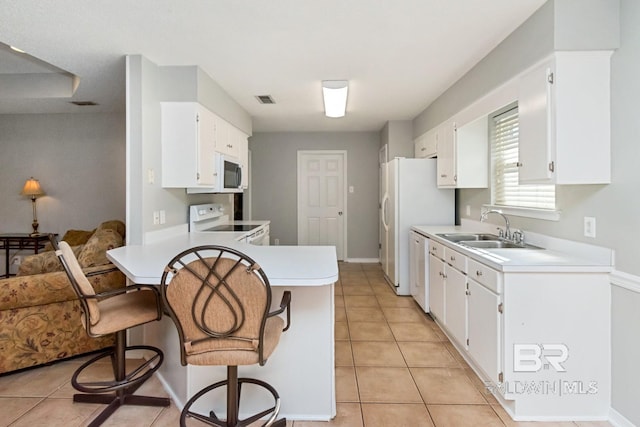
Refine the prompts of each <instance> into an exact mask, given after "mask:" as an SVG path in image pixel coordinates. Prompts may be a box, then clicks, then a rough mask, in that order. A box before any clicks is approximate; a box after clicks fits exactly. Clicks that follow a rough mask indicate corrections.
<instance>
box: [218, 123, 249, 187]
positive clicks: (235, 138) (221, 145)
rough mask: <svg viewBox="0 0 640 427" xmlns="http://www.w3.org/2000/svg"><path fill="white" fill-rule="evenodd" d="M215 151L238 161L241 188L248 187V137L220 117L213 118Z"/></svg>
mask: <svg viewBox="0 0 640 427" xmlns="http://www.w3.org/2000/svg"><path fill="white" fill-rule="evenodd" d="M215 117H216V119H215V147H216V151H217V152H218V153H220V154H224V155H226V156H231V157H234V158H236V159H238V160H239V162H240V165H241V166H242V188H248V187H249V136H248V135H247V134H246V133H244V132H242V131H241V130H240V129H238V128H237V127H235V126H233V125H232V124H231V123H229V122H227V121H226V120H224V119H223V118H221V117H218V116H215Z"/></svg>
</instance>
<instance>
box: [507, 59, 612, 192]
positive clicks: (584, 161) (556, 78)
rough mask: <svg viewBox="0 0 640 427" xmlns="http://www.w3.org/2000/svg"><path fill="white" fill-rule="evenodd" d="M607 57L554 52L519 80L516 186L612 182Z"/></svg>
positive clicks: (608, 66)
mask: <svg viewBox="0 0 640 427" xmlns="http://www.w3.org/2000/svg"><path fill="white" fill-rule="evenodd" d="M610 57H611V52H610V51H580V52H556V53H555V54H554V55H552V56H551V57H549V58H548V59H546V60H545V61H543V62H542V63H540V64H538V65H536V66H534V67H533V68H532V69H530V70H529V71H527V72H525V73H523V75H522V76H520V78H519V82H518V91H519V94H518V111H519V120H520V138H519V167H520V169H519V177H520V183H525V184H528V183H548V184H606V183H609V182H610V181H611V148H610V145H611V144H610Z"/></svg>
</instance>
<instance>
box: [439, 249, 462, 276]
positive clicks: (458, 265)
mask: <svg viewBox="0 0 640 427" xmlns="http://www.w3.org/2000/svg"><path fill="white" fill-rule="evenodd" d="M444 260H445V261H446V262H447V264H449V265H451V266H452V267H454V268H455V269H456V270H459V271H461V272H463V273H466V272H467V257H466V256H464V255H462V254H461V253H459V252H456V251H454V250H453V249H450V248H447V247H445V249H444Z"/></svg>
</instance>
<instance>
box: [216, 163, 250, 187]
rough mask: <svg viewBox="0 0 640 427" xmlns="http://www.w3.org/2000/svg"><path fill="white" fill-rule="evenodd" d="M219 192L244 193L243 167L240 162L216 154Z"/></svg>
mask: <svg viewBox="0 0 640 427" xmlns="http://www.w3.org/2000/svg"><path fill="white" fill-rule="evenodd" d="M215 161H216V171H217V173H218V175H217V177H218V178H217V183H216V184H217V185H216V188H217V191H218V192H221V193H241V192H242V172H243V171H242V165H241V164H240V160H239V159H237V158H235V157H232V156H227V155H226V154H218V153H216V160H215Z"/></svg>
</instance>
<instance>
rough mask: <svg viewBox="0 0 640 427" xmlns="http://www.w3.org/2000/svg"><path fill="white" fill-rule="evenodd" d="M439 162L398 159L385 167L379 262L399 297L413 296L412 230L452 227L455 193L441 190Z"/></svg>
mask: <svg viewBox="0 0 640 427" xmlns="http://www.w3.org/2000/svg"><path fill="white" fill-rule="evenodd" d="M436 174H437V171H436V159H404V158H395V159H393V160H391V161H389V162H388V163H387V164H386V165H382V175H383V176H382V179H381V182H382V186H383V196H382V203H381V213H380V217H381V222H382V228H381V236H380V237H381V240H382V241H381V242H380V243H381V247H380V249H381V250H380V258H381V259H380V262H381V263H382V269H383V270H384V274H385V277H386V279H387V281H388V282H389V284H390V285H391V287H392V288H393V289H394V290H395V292H396V294H398V295H410V294H411V292H410V288H409V230H410V228H411V226H412V225H452V224H453V223H454V220H455V218H454V215H455V212H454V208H455V202H454V190H452V189H439V188H438V186H437V183H436V178H437V175H436Z"/></svg>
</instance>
